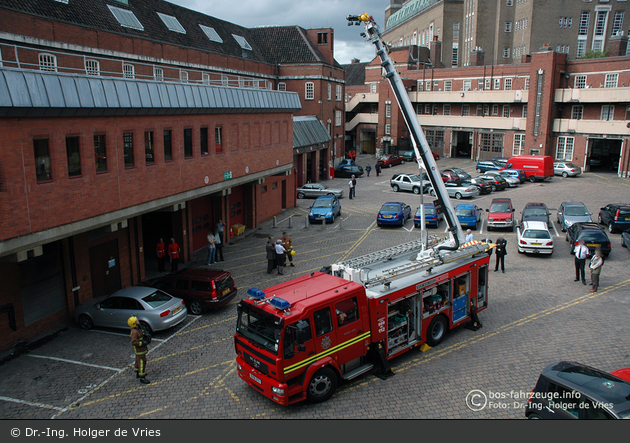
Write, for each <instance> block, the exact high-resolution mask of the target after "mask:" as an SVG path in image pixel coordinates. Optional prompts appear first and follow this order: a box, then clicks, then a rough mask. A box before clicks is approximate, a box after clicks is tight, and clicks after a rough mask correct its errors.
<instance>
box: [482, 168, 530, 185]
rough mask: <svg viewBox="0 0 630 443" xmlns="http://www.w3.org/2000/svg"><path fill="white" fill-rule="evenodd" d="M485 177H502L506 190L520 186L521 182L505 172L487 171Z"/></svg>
mask: <svg viewBox="0 0 630 443" xmlns="http://www.w3.org/2000/svg"><path fill="white" fill-rule="evenodd" d="M485 175H491V176H495V177H502V178H503V180H505V183H507V185H508V188H516V187H517V186H518V185H520V184H521V180H520V179H519V178H518V177H513V176H511V175H510V174H507V173H506V172H505V171H488V172H486V173H485Z"/></svg>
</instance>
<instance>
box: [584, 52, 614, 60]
mask: <svg viewBox="0 0 630 443" xmlns="http://www.w3.org/2000/svg"><path fill="white" fill-rule="evenodd" d="M601 57H608V49H606V50H605V51H604V52H602V51H593V50H592V49H589V50H588V51H586V54H584V55H583V56H582V57H580V60H582V59H586V58H601Z"/></svg>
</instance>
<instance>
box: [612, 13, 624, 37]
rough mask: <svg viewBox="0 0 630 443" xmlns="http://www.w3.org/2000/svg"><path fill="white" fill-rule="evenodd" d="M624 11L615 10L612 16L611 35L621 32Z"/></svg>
mask: <svg viewBox="0 0 630 443" xmlns="http://www.w3.org/2000/svg"><path fill="white" fill-rule="evenodd" d="M623 16H624V11H616V12H615V16H614V18H613V26H612V35H617V34H619V33H620V32H621V29H622V26H623Z"/></svg>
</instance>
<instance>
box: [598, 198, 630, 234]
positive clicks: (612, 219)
mask: <svg viewBox="0 0 630 443" xmlns="http://www.w3.org/2000/svg"><path fill="white" fill-rule="evenodd" d="M597 221H598V222H599V224H600V225H606V226H608V232H610V233H613V232H616V231H623V230H624V229H626V228H630V204H627V203H611V204H609V205H606V206H605V207H603V208H600V211H599V217H598V218H597Z"/></svg>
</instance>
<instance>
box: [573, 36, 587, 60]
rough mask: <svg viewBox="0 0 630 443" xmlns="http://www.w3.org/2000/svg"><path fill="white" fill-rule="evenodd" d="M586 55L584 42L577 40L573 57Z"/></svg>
mask: <svg viewBox="0 0 630 443" xmlns="http://www.w3.org/2000/svg"><path fill="white" fill-rule="evenodd" d="M584 54H586V40H578V42H577V49H576V50H575V57H576V58H580V57H583V56H584Z"/></svg>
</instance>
